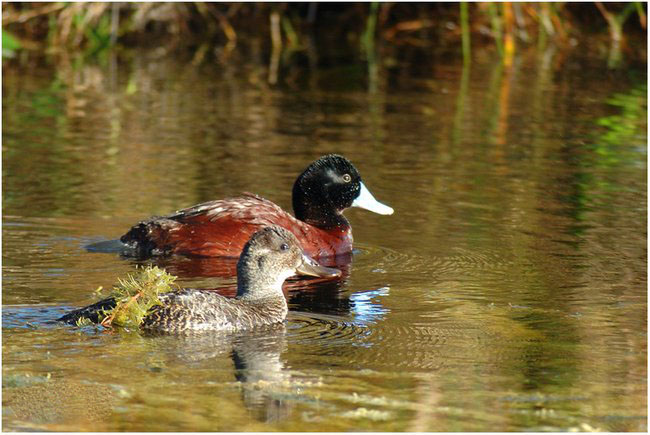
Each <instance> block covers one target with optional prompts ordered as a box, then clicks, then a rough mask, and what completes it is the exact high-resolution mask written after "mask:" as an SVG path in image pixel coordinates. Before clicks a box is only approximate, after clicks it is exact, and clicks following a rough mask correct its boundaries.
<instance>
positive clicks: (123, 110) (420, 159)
mask: <svg viewBox="0 0 650 435" xmlns="http://www.w3.org/2000/svg"><path fill="white" fill-rule="evenodd" d="M378 62H379V60H378ZM581 62H582V61H578V60H575V59H573V60H572V59H571V58H563V57H561V56H560V55H555V54H554V53H542V54H540V55H538V56H530V55H526V53H520V54H519V55H518V56H516V57H515V58H514V59H513V61H512V63H511V64H510V65H508V66H502V65H501V64H500V63H491V62H489V61H486V60H485V59H481V58H480V56H479V59H478V61H476V62H474V63H472V65H471V67H470V68H465V69H463V68H462V66H459V65H451V66H449V65H442V64H437V65H427V67H429V66H430V67H431V68H430V69H428V70H427V69H426V68H424V67H423V68H422V69H419V70H417V71H409V70H408V69H407V68H402V69H400V68H397V69H396V70H394V71H392V70H389V69H386V68H384V67H382V66H381V63H379V64H378V65H379V68H380V69H381V70H380V71H374V72H373V74H376V76H374V79H373V80H374V82H373V84H372V89H371V90H372V92H367V90H366V88H365V86H357V85H355V83H358V82H357V81H355V80H357V79H356V78H355V77H356V76H351V78H350V79H349V80H350V83H345V82H344V81H342V79H341V78H340V77H341V71H340V70H337V69H336V68H332V69H331V70H328V69H323V70H322V71H319V72H318V75H317V76H316V75H314V76H310V80H307V81H306V82H305V83H304V85H301V84H300V82H298V84H295V83H294V84H287V85H285V86H278V87H273V88H272V87H269V86H268V85H266V84H265V80H266V79H265V77H262V76H261V74H262V72H261V71H258V70H256V69H255V66H254V65H253V66H252V67H250V66H249V67H246V68H244V67H242V68H241V70H238V69H237V68H235V67H233V66H232V65H230V66H224V65H220V66H215V67H205V66H204V67H201V68H199V67H195V66H193V65H192V64H190V63H185V62H174V61H170V60H167V59H163V58H156V57H149V58H148V57H146V56H135V57H134V59H133V61H131V62H125V63H121V62H118V61H117V59H109V62H108V64H107V65H95V64H83V63H82V64H81V65H75V64H73V63H68V64H66V63H65V62H63V63H62V64H59V65H57V67H58V68H57V69H56V71H54V70H52V69H51V68H37V69H35V70H34V72H33V73H29V74H28V73H26V72H25V71H23V70H21V69H20V68H14V67H8V68H4V69H3V93H4V99H3V109H4V110H3V167H4V170H3V185H4V189H3V210H4V211H3V283H4V286H3V296H2V297H3V305H4V306H3V423H4V425H5V428H7V429H25V428H27V429H39V430H40V429H43V430H106V431H114V430H159V431H169V430H211V431H263V430H285V431H304V430H322V431H348V430H375V431H376V430H380V431H387V430H395V431H404V430H411V431H457V430H479V431H480V430H483V431H484V430H526V431H535V430H571V429H580V430H588V429H590V428H591V429H601V430H645V428H646V402H647V400H646V395H647V389H646V380H647V370H646V366H647V344H646V340H647V338H646V332H647V314H646V306H647V295H646V285H647V283H646V261H647V253H646V248H645V247H646V229H645V222H646V221H647V200H646V190H647V186H646V181H645V180H646V178H645V177H646V175H645V174H646V169H647V168H646V153H647V147H646V141H647V137H646V130H647V121H646V119H647V101H646V99H645V92H646V91H645V84H644V83H645V78H644V77H643V79H637V78H635V76H634V74H635V73H633V72H630V73H629V74H626V73H620V72H619V73H618V74H619V76H612V73H611V72H609V71H606V70H604V69H602V68H601V69H599V68H594V64H593V61H589V60H585V61H584V62H585V63H584V64H582V63H581ZM590 62H591V63H590ZM350 71H351V70H350ZM348 72H349V71H348ZM294 73H295V71H294ZM296 74H297V73H296ZM262 75H263V74H262ZM260 77H262V78H260ZM314 77H318V80H316V79H314ZM332 77H339V78H338V79H336V80H334V79H332V80H330V79H331V78H332ZM301 86H303V87H301ZM329 152H339V153H342V154H344V155H346V156H347V157H348V158H349V159H350V160H351V161H353V162H354V163H355V165H356V166H357V167H358V169H359V170H360V172H361V174H362V176H363V178H364V182H365V183H366V185H367V186H368V187H369V189H370V190H371V191H372V192H373V193H374V194H375V196H376V197H377V199H379V200H381V201H382V202H385V203H387V204H390V205H391V206H393V207H394V208H395V215H393V216H390V217H386V216H378V215H372V214H370V213H368V212H364V211H356V210H350V211H348V212H346V215H347V216H348V217H349V219H350V221H351V223H352V226H353V231H354V237H355V242H356V246H357V248H358V252H356V253H355V255H354V256H353V258H352V259H351V262H349V264H348V263H347V262H346V267H347V268H348V270H347V273H346V275H345V277H344V279H342V280H341V282H335V283H305V282H300V281H299V282H293V283H290V285H288V286H287V288H286V290H287V297H288V301H289V305H290V309H291V310H292V313H291V315H290V316H289V321H288V323H287V324H286V326H285V327H283V328H280V330H276V331H266V332H262V333H259V334H253V336H247V335H244V336H225V337H224V336H210V337H207V336H206V337H195V338H194V339H192V338H184V339H181V338H178V337H148V336H142V335H140V334H138V333H134V332H131V333H125V332H118V333H109V332H107V331H94V330H92V329H89V330H75V329H74V328H68V327H63V326H61V325H57V324H51V323H48V322H49V321H50V320H52V319H54V318H56V317H57V316H58V315H60V314H61V313H62V312H64V311H65V310H66V309H69V308H71V307H73V306H79V305H82V304H87V303H90V302H92V301H93V293H92V292H93V290H95V289H96V288H97V287H98V286H104V287H107V286H110V285H112V284H113V283H114V282H115V281H116V279H117V277H120V276H124V275H125V274H126V273H127V272H128V271H130V270H132V268H133V266H134V264H135V263H136V262H134V261H130V260H125V259H122V258H120V257H119V256H118V255H116V254H97V253H90V252H87V251H85V249H84V246H85V245H86V244H88V243H90V242H93V241H97V240H101V239H113V238H117V237H119V236H120V235H121V234H122V233H124V231H126V229H128V228H129V226H130V225H132V224H133V223H135V222H137V221H138V220H139V219H142V218H145V217H148V216H151V215H154V214H165V213H169V212H171V211H173V210H175V209H179V208H182V207H185V206H189V205H192V204H195V203H197V202H200V201H205V200H210V199H216V198H220V197H224V196H228V195H234V194H237V193H239V192H241V191H253V192H255V193H258V194H261V195H263V196H266V197H267V198H269V199H272V200H273V201H275V202H276V203H278V204H279V205H281V206H282V207H283V208H286V209H290V204H291V198H290V191H291V185H292V183H293V181H294V179H295V177H296V175H297V174H298V173H299V172H300V171H301V170H302V169H304V167H305V166H306V165H307V164H308V163H309V162H310V161H311V160H313V159H314V158H316V157H318V156H320V155H322V154H325V153H329ZM162 263H164V265H165V266H166V267H168V268H170V269H172V270H174V272H175V273H178V274H179V275H180V277H181V278H180V281H181V282H182V283H183V284H185V285H192V286H195V287H213V288H217V289H219V291H221V292H223V293H224V294H231V293H232V291H231V290H232V286H233V283H234V281H233V279H232V278H223V277H222V278H213V277H214V276H216V275H219V273H217V272H218V271H219V270H221V269H222V268H223V267H224V266H223V265H222V264H219V263H217V262H211V261H210V260H201V261H193V260H188V259H174V258H172V259H166V260H164V261H162ZM229 292H230V293H229ZM55 399H58V400H59V402H60V403H57V402H55ZM59 405H60V406H59ZM73 415H79V416H81V417H80V419H76V418H75V419H73V418H72V416H73Z"/></svg>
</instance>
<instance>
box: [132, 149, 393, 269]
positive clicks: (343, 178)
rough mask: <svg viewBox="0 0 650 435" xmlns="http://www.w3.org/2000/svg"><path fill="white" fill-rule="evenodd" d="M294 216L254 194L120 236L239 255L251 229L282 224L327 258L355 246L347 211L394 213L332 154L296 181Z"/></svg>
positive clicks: (163, 249) (171, 249)
mask: <svg viewBox="0 0 650 435" xmlns="http://www.w3.org/2000/svg"><path fill="white" fill-rule="evenodd" d="M292 196H293V197H292V200H293V210H294V213H295V215H296V216H295V217H293V216H291V215H290V214H289V213H287V212H286V211H284V210H282V209H281V208H280V207H279V206H277V205H276V204H274V203H273V202H271V201H268V200H266V199H264V198H262V197H259V196H257V195H253V194H248V193H247V194H244V195H243V196H241V197H237V198H227V199H222V200H217V201H210V202H205V203H202V204H198V205H195V206H193V207H190V208H186V209H183V210H179V211H177V212H176V213H174V214H171V215H168V216H163V217H157V216H154V217H152V218H150V219H148V220H145V221H142V222H140V223H139V224H137V225H135V226H134V227H133V228H131V230H130V231H129V232H128V233H126V234H125V235H123V236H122V237H121V238H120V240H121V241H122V242H123V243H126V244H127V245H128V246H129V247H130V249H132V251H133V254H135V255H137V256H150V255H161V254H171V253H176V254H186V255H197V256H204V257H236V256H238V255H239V253H240V252H241V249H242V247H243V246H244V244H245V243H246V241H247V240H248V238H249V237H250V235H251V234H253V233H254V232H255V231H257V230H258V229H260V228H262V227H265V226H269V225H279V226H281V227H283V228H286V229H288V230H289V231H291V232H292V233H293V234H294V235H295V236H296V237H297V238H298V240H299V241H300V244H301V246H302V247H303V249H304V250H305V252H306V253H307V254H309V255H310V256H312V257H325V256H333V255H338V254H343V253H347V252H350V251H351V250H352V230H351V228H350V223H349V222H348V221H347V219H346V218H345V217H344V216H343V214H342V212H343V210H345V209H346V208H348V207H360V208H364V209H366V210H370V211H373V212H375V213H379V214H384V215H389V214H392V213H393V209H392V208H390V207H388V206H386V205H384V204H381V203H380V202H378V201H377V200H375V198H374V197H373V196H372V194H371V193H370V192H369V191H368V189H367V188H366V186H365V185H364V184H363V182H362V181H361V176H360V175H359V171H357V169H356V168H355V167H354V166H353V165H352V163H350V162H349V161H348V160H347V159H346V158H344V157H342V156H339V155H335V154H330V155H327V156H324V157H321V158H320V159H318V160H316V161H315V162H313V163H312V164H311V165H309V166H308V167H307V169H305V171H304V172H303V173H302V174H300V176H299V177H298V179H297V180H296V182H295V183H294V185H293V194H292Z"/></svg>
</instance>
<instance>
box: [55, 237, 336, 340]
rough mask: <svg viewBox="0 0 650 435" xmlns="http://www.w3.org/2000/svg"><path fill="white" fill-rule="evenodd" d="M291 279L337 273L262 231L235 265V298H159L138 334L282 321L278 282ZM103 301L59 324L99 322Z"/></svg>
mask: <svg viewBox="0 0 650 435" xmlns="http://www.w3.org/2000/svg"><path fill="white" fill-rule="evenodd" d="M294 274H301V275H312V276H324V277H334V276H338V275H340V271H339V270H337V269H330V268H327V267H323V266H321V265H319V264H318V263H316V262H315V261H314V260H312V259H311V258H309V257H308V256H306V255H305V254H304V253H303V251H302V248H301V247H300V244H299V242H298V239H296V236H294V235H293V234H292V233H291V232H289V231H287V230H285V229H284V228H282V227H279V226H271V227H266V228H264V229H262V230H260V231H257V232H256V233H255V234H253V236H252V237H251V238H250V240H249V241H248V243H247V244H246V246H244V249H243V251H242V253H241V255H240V257H239V262H238V263H237V296H236V297H234V298H226V297H224V296H221V295H219V294H217V293H215V292H213V291H207V290H197V289H182V290H179V291H175V292H170V293H163V294H161V295H159V296H158V298H159V300H160V302H161V305H155V306H154V307H152V308H151V309H150V311H149V313H147V315H146V316H145V317H144V319H143V321H142V324H141V325H140V326H141V328H142V329H144V330H149V331H157V332H186V331H207V330H212V331H214V330H230V331H233V330H245V329H252V328H255V327H258V326H264V325H271V324H274V323H278V322H282V321H283V320H284V319H285V317H286V316H287V311H288V308H287V302H286V300H285V298H284V294H283V293H282V283H283V282H284V280H286V279H287V278H288V277H290V276H292V275H294ZM111 302H112V305H113V306H114V305H115V301H109V300H104V301H100V302H98V303H96V304H93V305H91V306H88V307H85V308H81V309H79V310H76V311H73V312H71V313H69V314H67V315H65V316H63V317H61V318H60V319H59V320H61V321H64V322H66V323H73V324H74V323H76V321H77V320H78V319H79V318H80V317H86V318H88V319H90V320H92V321H98V320H97V318H98V313H97V311H96V310H95V309H94V308H95V307H97V308H100V307H101V308H103V309H107V308H109V307H110V306H111Z"/></svg>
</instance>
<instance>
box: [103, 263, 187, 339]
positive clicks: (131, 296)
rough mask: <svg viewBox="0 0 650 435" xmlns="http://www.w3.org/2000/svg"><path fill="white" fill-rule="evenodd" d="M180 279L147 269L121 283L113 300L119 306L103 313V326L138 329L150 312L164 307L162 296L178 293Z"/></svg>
mask: <svg viewBox="0 0 650 435" xmlns="http://www.w3.org/2000/svg"><path fill="white" fill-rule="evenodd" d="M175 280H176V277H175V276H173V275H170V274H168V273H167V272H165V270H164V269H160V268H158V267H156V266H153V267H152V266H147V267H144V268H141V269H138V270H136V272H135V273H133V274H129V275H128V276H127V277H126V278H125V279H119V280H118V284H117V285H116V286H115V287H113V291H112V292H111V295H110V296H111V297H112V298H114V299H115V301H116V302H117V304H116V306H115V308H113V309H111V310H105V311H103V312H102V313H101V315H100V318H101V319H103V320H102V321H101V324H102V325H103V326H121V327H124V328H137V327H139V326H140V324H141V323H142V319H143V318H144V316H145V315H146V314H147V312H148V311H149V309H150V308H151V307H153V306H154V305H160V300H159V299H158V295H159V294H160V293H167V292H171V291H173V290H175V286H173V283H174V281H175Z"/></svg>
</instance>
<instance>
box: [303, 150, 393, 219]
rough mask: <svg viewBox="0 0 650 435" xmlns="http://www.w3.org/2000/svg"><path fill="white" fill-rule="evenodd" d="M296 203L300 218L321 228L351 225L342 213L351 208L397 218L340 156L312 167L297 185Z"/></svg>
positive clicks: (318, 161)
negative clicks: (391, 215) (392, 215)
mask: <svg viewBox="0 0 650 435" xmlns="http://www.w3.org/2000/svg"><path fill="white" fill-rule="evenodd" d="M292 199H293V211H294V213H295V215H296V218H298V219H300V220H302V221H304V222H307V223H309V224H311V225H314V226H317V227H321V228H333V227H335V226H339V225H347V221H346V220H345V218H344V217H343V216H342V215H341V213H342V212H343V210H345V209H346V208H348V207H360V208H365V209H366V210H370V211H373V212H375V213H379V214H393V209H392V208H390V207H388V206H387V205H384V204H382V203H380V202H378V201H377V200H376V199H375V198H374V197H373V196H372V194H371V193H370V191H368V189H367V188H366V186H365V185H364V184H363V182H362V181H361V175H360V174H359V171H357V168H355V167H354V165H353V164H352V163H350V161H349V160H348V159H346V158H345V157H343V156H339V155H337V154H329V155H326V156H323V157H321V158H320V159H318V160H316V161H315V162H313V163H312V164H311V165H309V166H308V167H307V169H305V171H304V172H303V173H302V174H300V176H299V177H298V179H297V180H296V182H295V183H294V185H293V198H292Z"/></svg>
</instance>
